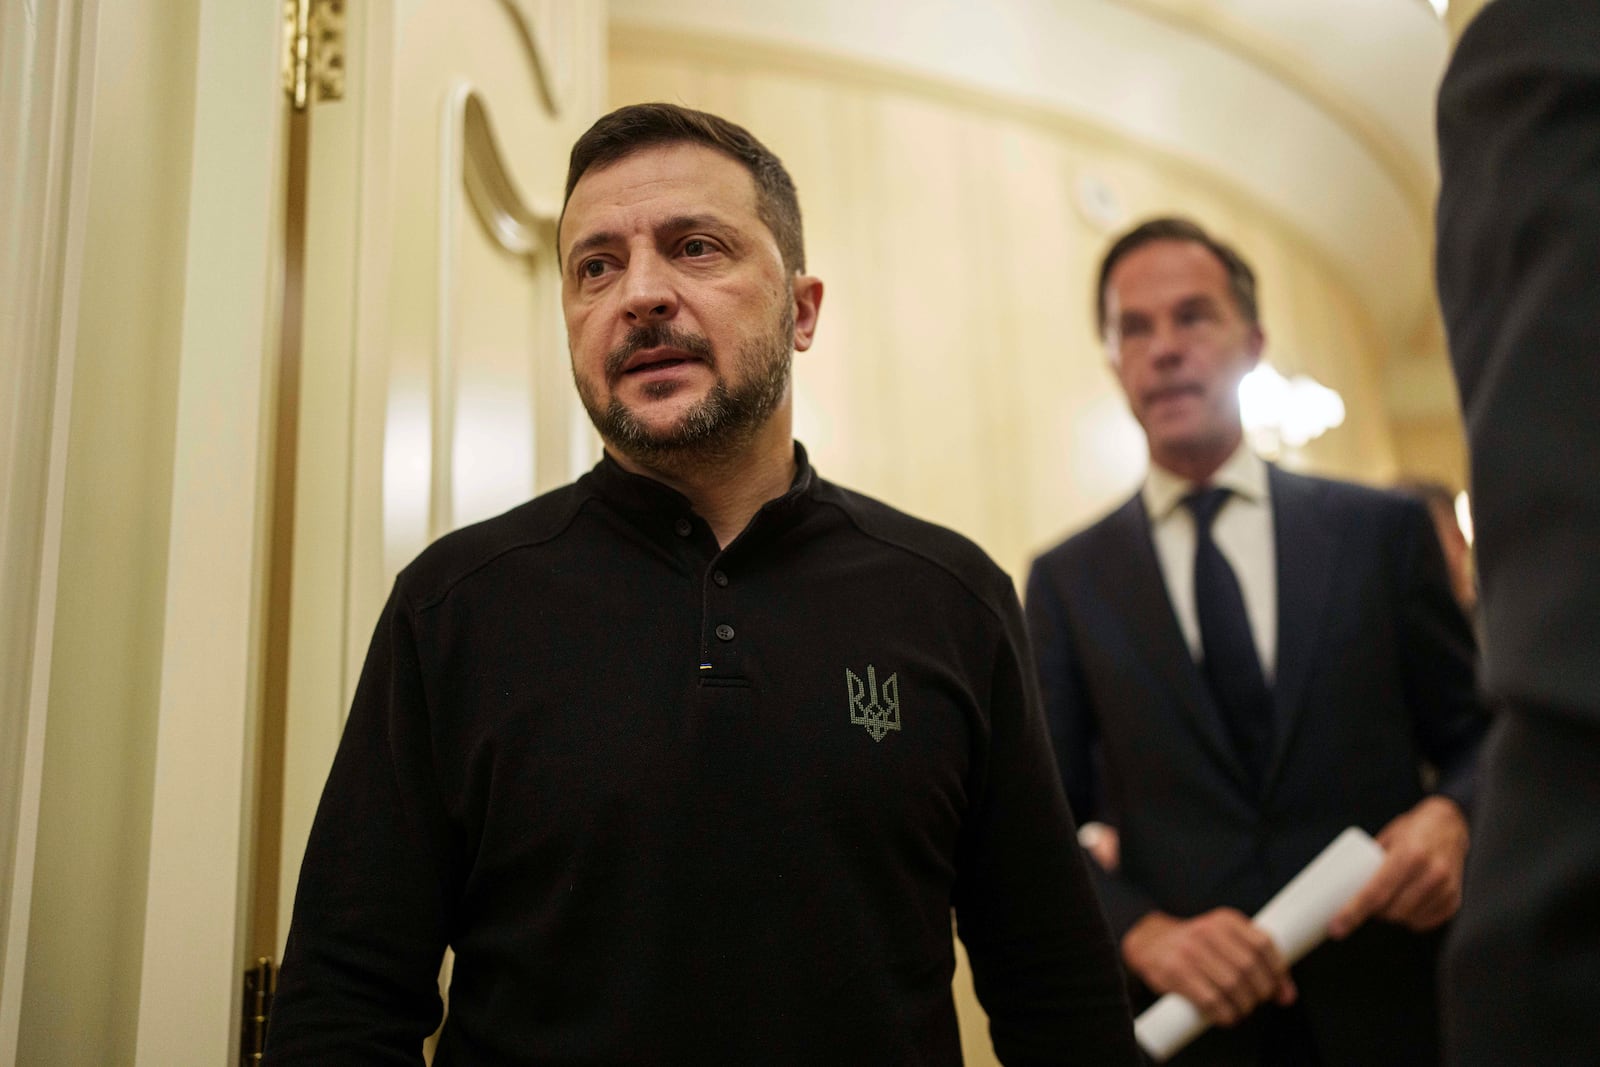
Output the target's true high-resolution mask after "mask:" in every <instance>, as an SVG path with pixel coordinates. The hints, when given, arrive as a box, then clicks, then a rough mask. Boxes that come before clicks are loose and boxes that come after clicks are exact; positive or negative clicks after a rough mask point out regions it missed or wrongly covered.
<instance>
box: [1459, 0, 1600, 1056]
mask: <svg viewBox="0 0 1600 1067" xmlns="http://www.w3.org/2000/svg"><path fill="white" fill-rule="evenodd" d="M1439 158H1440V165H1441V172H1442V180H1443V184H1442V188H1441V191H1440V195H1439V212H1438V253H1437V254H1438V264H1437V267H1438V279H1439V297H1440V301H1441V304H1442V306H1443V309H1444V315H1445V324H1446V326H1447V328H1448V330H1449V338H1450V352H1451V358H1452V359H1453V360H1454V362H1455V369H1456V375H1457V377H1458V379H1459V381H1460V385H1461V399H1462V404H1463V407H1464V408H1465V414H1466V420H1467V439H1468V443H1469V445H1470V446H1471V452H1472V485H1473V497H1474V500H1473V503H1474V505H1475V522H1474V526H1475V528H1476V546H1477V555H1478V569H1479V575H1480V577H1481V588H1482V599H1483V612H1484V616H1483V618H1484V630H1485V677H1486V680H1487V684H1488V687H1489V689H1490V690H1491V692H1492V693H1493V694H1494V695H1495V696H1496V697H1497V698H1499V699H1500V700H1501V701H1503V702H1504V703H1505V704H1506V705H1507V708H1506V711H1505V714H1504V715H1503V717H1502V718H1501V720H1500V722H1499V723H1498V724H1497V725H1496V727H1495V732H1494V734H1493V735H1492V739H1491V742H1490V746H1489V748H1488V749H1487V751H1486V760H1485V765H1484V771H1483V774H1484V781H1483V788H1482V792H1481V794H1480V801H1479V811H1480V813H1481V815H1480V819H1479V821H1478V823H1477V827H1476V830H1475V832H1474V835H1473V849H1472V855H1471V860H1470V863H1469V865H1468V871H1467V880H1466V889H1465V894H1466V895H1465V901H1466V904H1465V908H1464V910H1463V911H1462V913H1461V919H1460V921H1459V923H1458V924H1457V926H1456V929H1455V933H1454V935H1453V937H1452V939H1451V944H1450V949H1449V952H1448V955H1447V962H1446V970H1445V975H1446V1000H1445V1009H1446V1018H1447V1037H1448V1045H1449V1048H1450V1054H1451V1056H1452V1058H1453V1060H1454V1062H1455V1063H1457V1064H1460V1065H1462V1067H1478V1065H1483V1067H1490V1065H1493V1067H1500V1065H1503V1064H1539V1065H1541V1067H1547V1065H1551V1064H1556V1065H1560V1064H1577V1063H1585V1064H1589V1063H1594V1062H1596V1059H1597V1057H1600V1013H1597V1012H1596V1011H1595V997H1596V990H1600V481H1597V478H1600V422H1597V421H1596V417H1595V411H1594V406H1595V386H1596V384H1597V380H1600V375H1597V373H1596V369H1597V366H1600V363H1597V359H1600V355H1597V348H1600V3H1597V2H1596V0H1496V2H1494V3H1491V4H1489V5H1488V7H1486V8H1485V9H1484V10H1483V13H1482V14H1481V15H1480V16H1479V17H1478V19H1477V21H1475V22H1474V23H1473V24H1472V25H1471V26H1470V27H1469V28H1468V30H1467V32H1466V34H1465V35H1464V36H1463V37H1462V39H1461V43H1460V45H1459V47H1458V48H1457V51H1456V55H1455V58H1454V60H1453V61H1452V62H1451V65H1450V69H1449V72H1448V73H1447V74H1446V76H1445V80H1444V85H1443V87H1442V89H1441V90H1440V94H1439Z"/></svg>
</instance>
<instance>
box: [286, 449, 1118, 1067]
mask: <svg viewBox="0 0 1600 1067" xmlns="http://www.w3.org/2000/svg"><path fill="white" fill-rule="evenodd" d="M796 457H797V464H798V474H797V477H796V480H795V483H794V486H793V488H792V489H791V491H790V492H789V493H788V494H787V495H785V496H783V497H781V498H779V499H777V500H774V501H772V502H770V503H769V504H767V505H766V506H765V507H764V508H763V509H762V510H761V511H760V513H759V514H758V515H757V516H756V517H755V519H754V520H753V521H752V522H751V524H750V526H749V527H748V528H747V529H746V530H745V531H744V532H743V533H742V534H741V535H740V536H739V537H738V538H737V539H736V540H735V541H734V542H733V543H731V544H730V545H728V547H727V548H726V549H722V550H719V548H718V545H717V542H716V539H715V538H714V537H713V535H712V532H711V530H710V528H709V527H708V526H707V525H706V523H705V522H704V521H703V520H702V519H700V518H699V517H698V516H696V515H695V514H694V513H693V512H692V510H691V509H690V507H689V504H688V501H687V500H686V499H685V498H683V497H682V496H680V495H679V494H677V493H676V492H673V491H672V490H670V489H668V488H666V487H665V486H662V485H660V484H658V483H656V482H653V481H651V480H649V479H646V478H641V477H637V476H634V475H631V474H628V473H626V472H625V471H623V470H622V469H621V468H620V467H618V466H617V465H616V464H615V463H614V462H613V461H611V460H610V459H609V458H608V459H606V460H604V461H602V463H601V464H600V465H599V466H598V467H596V468H595V469H594V470H593V471H591V472H590V473H589V474H587V475H585V476H584V477H583V478H581V479H580V480H579V481H578V482H577V483H575V484H574V485H571V486H568V487H566V488H563V489H560V490H557V491H555V492H552V493H550V494H547V495H545V496H542V497H540V498H538V499H536V500H534V501H532V502H530V503H528V504H525V505H523V506H522V507H519V508H517V509H515V510H513V511H511V512H508V513H507V514H505V515H502V516H500V517H499V518H496V519H491V520H489V521H487V522H484V523H480V524H478V525H476V526H472V527H468V528H466V529H464V530H461V531H458V532H456V533H454V534H451V535H449V536H447V537H445V538H443V539H442V540H440V541H439V542H438V543H437V544H435V545H434V546H433V547H431V548H430V549H429V550H427V551H426V552H424V553H423V554H422V556H420V557H419V558H418V559H417V560H416V561H415V562H414V563H413V564H412V565H411V566H410V567H408V568H407V569H406V570H405V571H403V572H402V573H401V575H400V576H399V578H398V580H397V581H396V583H395V588H394V591H393V594H392V595H391V597H390V600H389V603H388V605H387V607H386V608H385V609H384V613H383V616H382V619H381V620H380V622H379V625H378V628H377V633H376V635H375V637H374V639H373V643H372V648H371V651H370V653H369V656H368V659H367V663H366V666H365V669H364V671H363V673H362V678H361V682H360V685H359V687H358V690H357V693H356V697H355V702H354V706H353V708H352V710H351V713H350V719H349V722H348V724H347V726H346V730H345V734H344V738H343V741H342V742H341V745H340V748H339V752H338V756H337V758H336V759H335V762H334V766H333V770H332V773H331V775H330V778H329V781H328V785H327V789H326V791H325V793H324V795H323V798H322V803H321V807H320V809H319V811H318V814H317V818H316V822H315V825H314V827H313V829H312V833H311V839H310V843H309V846H308V848H307V851H306V856H305V862H304V866H303V867H302V870H301V875H300V885H299V892H298V895H297V897H296V901H295V912H294V920H293V924H292V927H291V930H290V936H289V945H288V950H287V953H286V957H285V960H284V966H283V971H282V975H281V981H280V985H279V989H278V997H277V1000H276V1003H275V1005H274V1008H273V1014H272V1022H271V1034H270V1037H269V1043H268V1056H267V1059H268V1062H270V1063H285V1064H287V1063H296V1064H298V1063H323V1062H338V1063H341V1064H360V1063H418V1062H420V1048H421V1044H422V1040H423V1037H424V1036H425V1035H426V1034H428V1033H429V1032H430V1031H432V1030H433V1029H434V1027H435V1026H436V1025H437V1023H438V1021H439V1015H440V1011H441V1006H440V1002H439V999H438V996H437V992H436V988H435V981H434V979H435V975H436V973H437V970H438V966H439V962H440V958H441V955H442V953H443V951H444V948H445V946H446V945H450V946H452V947H453V948H454V950H455V953H456V963H455V968H454V975H453V980H452V984H451V989H450V1011H449V1020H448V1022H447V1024H446V1026H445V1029H444V1033H443V1035H442V1037H441V1041H440V1045H439V1050H438V1055H437V1059H436V1061H435V1062H436V1063H440V1064H463V1063H471V1064H478V1063H524V1062H525V1063H540V1064H563V1063H571V1064H576V1063H584V1064H595V1063H650V1064H669V1063H680V1062H682V1063H688V1062H694V1063H698V1064H712V1063H763V1064H783V1063H794V1064H845V1063H863V1064H865V1063H871V1064H956V1063H959V1062H960V1060H961V1054H960V1045H959V1040H958V1035H957V1027H956V1017H955V1011H954V1006H953V1002H952V999H951V993H950V980H951V976H952V973H953V969H954V955H953V945H952V940H951V927H950V910H951V908H952V906H953V907H954V909H955V912H956V916H957V921H958V925H959V931H960V934H961V937H962V939H963V941H964V942H965V944H966V946H967V949H968V953H969V955H970V957H971V960H972V966H973V972H974V976H975V980H976V985H977V990H978V995H979V998H980V1000H981V1001H982V1002H983V1004H984V1006H985V1008H986V1009H987V1011H988V1012H989V1015H990V1018H991V1030H992V1036H993V1040H994V1044H995V1048H996V1050H997V1052H998V1053H999V1055H1000V1056H1001V1058H1002V1059H1003V1060H1004V1061H1005V1062H1006V1063H1008V1064H1033V1063H1038V1064H1045V1063H1049V1064H1066V1063H1084V1064H1097V1065H1100V1064H1124V1063H1126V1064H1133V1063H1136V1062H1138V1057H1137V1053H1136V1052H1135V1048H1134V1044H1133V1039H1132V1032H1131V1026H1130V1022H1129V1015H1128V1008H1127V1003H1126V999H1125V994H1124V990H1123V987H1122V980H1121V978H1120V975H1119V971H1118V966H1117V960H1116V955H1115V951H1114V948H1113V945H1112V943H1111V940H1110V937H1109V934H1108V932H1107V927H1106V924H1105V920H1104V919H1103V917H1102V914H1101V912H1100V909H1099V906H1098V904H1097V903H1096V900H1095V897H1094V895H1093V890H1092V888H1091V884H1090V882H1089V878H1088V875H1087V872H1086V870H1085V868H1084V863H1083V859H1082V858H1081V854H1080V852H1079V850H1078V849H1077V848H1076V847H1075V846H1074V844H1073V826H1072V821H1071V816H1070V815H1069V814H1068V812H1067V808H1066V805H1065V803H1064V801H1063V797H1062V792H1061V787H1060V785H1059V782H1058V780H1057V776H1056V771H1055V768H1054V765H1053V759H1052V756H1051V752H1050V747H1049V742H1048V740H1047V738H1046V733H1045V728H1044V722H1043V717H1042V714H1041V711H1040V707H1039V701H1038V698H1037V693H1036V686H1035V682H1034V680H1033V669H1032V666H1031V661H1030V657H1029V654H1028V652H1027V648H1026V643H1025V638H1024V635H1023V630H1022V624H1021V619H1020V612H1019V609H1018V607H1017V603H1016V597H1015V594H1014V592H1013V590H1012V587H1011V583H1010V581H1009V580H1008V579H1007V578H1006V576H1005V575H1004V574H1003V573H1002V572H1001V571H1000V570H999V569H998V568H997V567H995V566H994V564H993V563H992V562H991V561H990V560H989V559H988V558H987V557H986V556H985V555H984V554H983V553H982V552H981V551H980V550H979V549H978V548H977V547H976V546H974V545H972V544H971V543H969V542H967V541H966V540H964V539H962V538H961V537H959V536H957V535H955V534H952V533H950V532H948V531H946V530H943V529H940V528H938V527H935V526H932V525H930V524H927V523H923V522H920V521H918V520H915V519H911V518H909V517H907V516H905V515H902V514H900V513H898V512H896V511H893V510H892V509H890V508H888V507H885V506H884V505H882V504H879V503H877V502H875V501H872V500H869V499H867V498H865V497H862V496H859V495H857V494H854V493H850V492H848V491H845V490H842V489H840V488H838V487H835V486H833V485H830V484H828V483H827V482H824V481H822V480H820V479H818V478H816V477H815V476H814V475H813V473H812V471H811V469H810V467H809V466H808V464H807V462H806V459H805V453H804V451H803V450H802V449H800V448H798V446H797V448H796Z"/></svg>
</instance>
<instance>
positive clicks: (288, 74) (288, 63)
mask: <svg viewBox="0 0 1600 1067" xmlns="http://www.w3.org/2000/svg"><path fill="white" fill-rule="evenodd" d="M344 6H345V0H283V89H284V92H286V93H287V94H288V95H289V101H290V103H292V104H293V105H294V109H295V110H296V111H304V110H305V109H306V108H307V107H309V106H310V105H311V101H312V100H313V99H316V100H342V99H343V98H344V26H345V10H344Z"/></svg>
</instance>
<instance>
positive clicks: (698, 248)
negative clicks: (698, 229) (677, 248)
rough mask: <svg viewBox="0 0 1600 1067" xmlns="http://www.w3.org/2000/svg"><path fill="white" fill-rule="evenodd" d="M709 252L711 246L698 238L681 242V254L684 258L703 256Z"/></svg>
mask: <svg viewBox="0 0 1600 1067" xmlns="http://www.w3.org/2000/svg"><path fill="white" fill-rule="evenodd" d="M710 251H711V246H710V245H708V244H706V243H705V242H704V241H702V240H701V239H700V238H698V237H695V238H692V239H691V240H688V241H685V242H683V254H684V255H686V256H703V255H706V254H707V253H708V252H710Z"/></svg>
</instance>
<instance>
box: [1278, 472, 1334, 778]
mask: <svg viewBox="0 0 1600 1067" xmlns="http://www.w3.org/2000/svg"><path fill="white" fill-rule="evenodd" d="M1267 478H1268V484H1269V485H1270V487H1271V492H1272V525H1273V544H1274V547H1275V550H1276V552H1277V561H1276V567H1277V575H1278V655H1277V669H1276V671H1274V678H1273V686H1272V694H1273V712H1274V717H1275V719H1276V721H1275V723H1274V725H1275V727H1276V731H1275V741H1274V744H1273V753H1272V760H1271V762H1270V763H1269V765H1268V768H1267V776H1266V780H1265V783H1264V784H1265V786H1266V787H1267V788H1271V786H1272V784H1273V783H1274V782H1275V781H1276V780H1277V777H1278V775H1279V773H1280V772H1281V771H1282V769H1283V760H1284V754H1285V753H1286V752H1287V751H1288V748H1289V742H1290V740H1291V739H1292V738H1293V736H1294V730H1295V727H1296V726H1297V725H1298V722H1299V717H1300V713H1301V710H1302V708H1303V706H1304V701H1303V700H1302V699H1301V698H1302V696H1303V695H1304V693H1305V687H1306V680H1307V678H1308V677H1309V676H1310V673H1311V667H1312V664H1313V662H1314V661H1315V658H1316V657H1315V650H1316V647H1317V641H1318V639H1319V637H1320V636H1321V626H1322V618H1323V609H1324V608H1325V607H1326V606H1327V601H1328V591H1329V587H1330V584H1331V582H1332V580H1333V570H1334V563H1335V556H1336V555H1337V541H1336V538H1335V536H1334V532H1333V527H1332V523H1331V522H1330V521H1329V517H1328V516H1327V515H1326V514H1324V506H1323V499H1322V495H1323V489H1322V486H1321V485H1320V484H1318V483H1317V482H1315V481H1313V480H1311V479H1307V478H1300V477H1297V476H1295V475H1292V474H1287V473H1285V472H1283V471H1281V470H1279V469H1278V468H1277V467H1271V466H1269V467H1268V468H1267Z"/></svg>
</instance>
